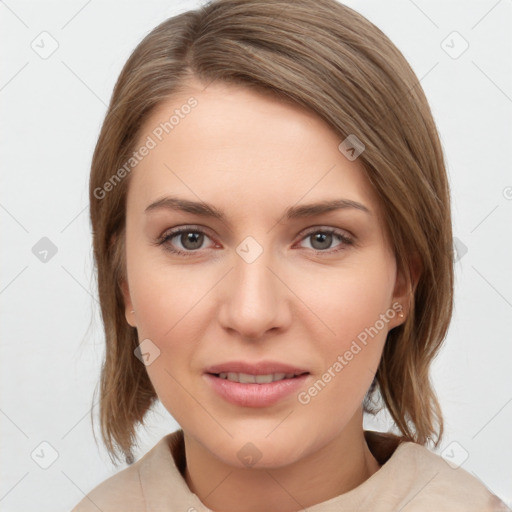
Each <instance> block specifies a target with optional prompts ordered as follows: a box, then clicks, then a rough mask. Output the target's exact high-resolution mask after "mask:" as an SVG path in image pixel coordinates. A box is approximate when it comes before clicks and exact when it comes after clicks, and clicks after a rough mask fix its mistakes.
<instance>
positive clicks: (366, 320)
mask: <svg viewBox="0 0 512 512" xmlns="http://www.w3.org/2000/svg"><path fill="white" fill-rule="evenodd" d="M190 96H194V98H196V99H197V101H198V105H197V106H196V107H195V108H194V109H193V110H192V111H191V112H190V114H189V115H188V116H185V117H184V119H182V120H180V123H179V124H178V125H177V126H175V128H174V129H173V130H172V132H170V133H169V134H168V135H167V136H165V138H164V139H163V140H162V141H161V142H159V143H158V145H157V146H156V147H155V148H154V149H152V150H151V151H150V153H149V155H148V156H146V157H145V158H144V159H143V160H142V161H141V162H140V163H139V164H138V165H137V166H136V168H135V169H134V170H133V171H132V173H131V175H130V178H129V179H130V180H131V181H130V185H129V192H128V198H127V217H126V268H127V281H126V282H124V283H123V284H122V289H123V293H124V297H125V304H126V310H125V315H126V319H127V322H128V323H129V324H130V325H132V326H134V327H136V328H137V332H138V336H139V340H140V341H142V340H145V339H150V340H151V342H152V343H154V344H155V345H156V346H157V347H158V349H159V350H160V355H159V357H157V358H156V359H155V360H154V361H153V362H152V363H151V364H150V365H148V366H147V371H148V374H149V377H150V379H151V382H152V384H153V386H154V388H155V390H156V392H157V394H158V396H159V399H160V400H161V402H162V404H163V405H164V406H165V407H166V409H167V410H168V411H169V413H170V414H171V415H172V416H173V418H175V419H176V421H177V422H178V423H179V424H180V426H181V427H182V428H183V431H184V433H185V449H186V457H187V469H186V473H185V480H186V482H187V484H188V486H189V487H190V489H191V490H192V491H193V492H194V493H196V494H197V495H198V497H199V498H200V499H201V500H202V501H203V503H204V504H205V505H206V506H207V507H209V508H211V509H212V510H215V511H222V512H235V511H236V512H239V510H240V504H241V503H243V510H244V511H245V512H253V511H258V512H262V511H266V510H273V511H275V512H290V511H295V510H299V509H301V508H303V507H308V506H311V505H313V504H317V503H320V502H323V501H325V500H328V499H330V498H333V497H335V496H338V495H340V494H342V493H345V492H348V491H349V490H351V489H353V488H354V487H356V486H358V485H360V484H361V483H362V482H364V481H365V480H366V479H368V478H369V477H370V476H371V475H372V474H374V473H375V472H376V471H377V470H378V469H379V464H378V462H377V461H376V459H375V458H374V457H373V455H372V454H371V452H370V450H369V448H368V446H367V444H366V442H365V439H364V432H363V422H362V421H363V412H362V401H363V399H364V396H365V394H366V392H367V390H368V388H369V386H370V384H371V382H372V380H373V377H374V374H375V371H376V369H377V367H378V364H379V361H380V358H381V354H382V350H383V347H384V344H385V340H386V335H387V333H388V331H389V330H390V329H392V328H393V327H396V326H397V325H399V324H400V323H402V322H404V321H405V317H406V316H407V297H408V292H407V290H408V286H407V283H406V282H405V280H404V278H403V277H402V275H401V273H398V272H397V267H396V260H395V257H394V255H393V252H392V250H391V245H390V243H389V239H388V235H387V231H386V228H385V225H384V222H383V210H382V208H381V204H380V203H379V199H378V197H377V196H376V194H375V192H374V190H373V188H372V186H371V185H370V182H369V181H368V178H367V177H366V175H365V174H364V172H363V168H362V164H361V163H360V161H359V160H358V159H356V160H355V161H349V160H348V159H347V158H346V157H345V156H344V155H343V154H342V153H341V152H340V151H339V150H338V145H339V144H340V142H341V141H342V140H343V138H341V137H340V136H338V135H337V134H336V133H335V132H334V131H333V130H332V129H331V128H330V127H329V126H328V125H327V124H325V123H324V122H323V121H322V120H321V119H320V118H318V117H317V116H316V115H315V114H313V113H311V112H309V111H306V110H304V109H302V108H301V107H299V106H297V105H295V104H292V103H291V102H288V101H286V102H285V101H283V100H279V99H276V98H274V97H271V96H269V95H262V94H261V93H259V92H255V91H254V90H249V89H246V88H241V87H239V86H234V85H228V84H221V83H213V84H211V85H209V86H208V87H207V88H205V86H204V85H203V84H201V83H199V82H190V83H189V85H188V89H187V90H186V91H184V92H181V93H180V94H179V95H176V96H173V97H172V98H169V99H168V100H167V101H166V102H165V103H163V104H161V105H160V106H159V108H158V109H157V110H156V111H155V112H154V113H153V114H152V115H151V117H150V118H149V119H148V120H147V122H146V123H145V124H144V126H143V127H142V129H141V133H140V137H139V141H140V142H141V143H142V142H143V141H144V140H146V137H147V136H148V135H151V133H152V130H154V128H155V127H156V126H158V125H159V123H160V122H163V121H165V120H167V119H169V117H170V115H171V114H172V112H173V111H174V109H176V108H180V106H181V105H183V104H184V103H186V101H187V99H188V98H190ZM166 195H173V196H179V197H180V198H186V199H190V200H192V201H204V202H207V203H211V204H213V205H215V206H216V207H217V208H219V209H222V210H223V211H224V212H225V213H226V216H227V222H222V221H220V220H218V219H214V218H204V217H201V216H199V215H196V214H191V213H183V212H178V211H171V210H165V209H160V210H157V209H155V210H153V211H151V212H149V213H145V209H146V207H147V206H148V205H149V204H150V203H152V202H154V201H156V200H158V199H160V198H162V197H163V196H166ZM340 198H344V199H350V200H353V201H357V202H359V203H362V204H363V205H365V206H366V207H367V208H368V209H369V210H370V213H366V212H364V211H361V210H358V209H355V208H345V209H342V210H337V211H334V212H330V213H326V214H322V215H319V216H315V217H308V218H302V219H295V220H292V221H289V222H287V221H286V220H285V219H284V217H283V214H284V212H285V210H286V208H288V207H290V206H294V205H297V204H305V203H312V202H316V201H322V200H327V199H340ZM185 225H186V226H189V225H191V226H192V227H191V229H190V231H191V232H192V233H195V232H196V231H194V228H196V229H197V228H199V227H200V228H201V229H203V230H204V231H205V232H206V235H205V236H204V237H203V238H202V242H201V238H200V239H199V241H198V242H197V243H196V244H195V245H194V244H193V243H190V242H189V241H188V239H187V238H186V237H185V236H180V235H178V236H175V237H174V238H173V239H170V240H168V241H167V242H166V243H165V244H164V245H157V244H156V243H155V242H156V241H157V240H158V239H159V237H161V236H163V235H165V234H168V232H169V230H170V229H171V228H175V227H179V226H185ZM312 227H314V228H318V229H317V230H316V231H315V230H313V231H312V232H308V233H306V231H309V229H308V228H312ZM326 228H334V229H337V230H339V231H340V232H341V233H343V234H344V235H346V236H350V237H351V239H352V240H353V243H352V244H347V243H344V242H343V241H341V240H340V239H338V238H337V237H336V236H333V237H332V241H331V243H330V244H329V240H327V241H325V242H323V244H322V243H321V240H320V241H316V238H317V237H318V235H317V237H315V236H312V235H313V234H314V233H318V231H320V233H322V232H324V231H322V230H325V229H326ZM247 236H251V237H253V238H254V239H255V240H256V241H257V243H258V244H259V245H260V246H261V248H262V249H263V252H262V254H261V255H260V256H259V257H258V258H257V259H256V260H255V261H253V262H252V263H247V262H246V261H245V260H244V259H243V258H242V257H240V256H239V255H238V253H237V252H236V249H237V247H238V246H239V244H240V243H241V242H242V241H243V240H244V239H245V238H246V237H247ZM199 237H200V235H199ZM166 246H167V247H169V246H170V247H174V248H176V249H181V250H184V251H186V250H188V251H189V253H191V255H189V256H181V255H177V254H173V253H171V252H169V251H168V250H166V249H165V247H166ZM194 247H198V249H194ZM315 249H317V251H319V252H320V251H323V252H321V253H320V254H317V253H315ZM396 302H398V303H401V304H402V307H403V312H404V318H400V317H399V316H398V314H396V315H394V317H393V318H392V319H390V320H389V321H388V322H387V323H386V324H385V327H384V328H383V329H381V330H380V331H379V333H378V335H376V336H374V337H373V338H370V339H369V340H370V341H369V342H368V344H367V345H366V346H364V348H362V350H361V351H360V352H359V353H358V354H357V355H355V356H354V358H353V359H352V360H351V361H349V362H348V364H347V365H346V366H345V367H344V368H343V370H342V371H341V372H339V373H337V374H336V376H335V377H334V378H332V380H331V381H330V382H329V383H328V384H327V385H326V386H325V387H324V389H322V390H321V392H319V393H318V394H317V396H315V397H313V398H312V399H311V401H310V402H309V403H307V404H302V403H300V402H299V401H298V399H297V394H296V393H292V394H291V395H288V396H287V397H285V398H284V399H282V400H281V401H279V402H278V403H277V404H275V405H272V406H269V407H264V408H251V407H242V406H238V405H233V404H231V403H229V402H226V401H225V400H224V399H223V398H222V397H220V396H219V395H217V394H216V393H215V392H214V391H213V390H212V389H211V388H210V386H209V385H208V383H207V382H206V381H205V379H204V377H203V371H204V369H205V367H207V366H209V365H212V364H217V363H221V362H225V361H232V360H248V361H261V360H263V359H271V360H275V361H282V362H285V363H288V364H293V365H296V366H299V367H301V368H306V369H307V370H308V371H309V372H310V375H309V377H308V379H307V382H306V383H305V384H304V386H303V388H302V390H307V389H308V388H309V387H310V386H311V385H312V384H313V383H314V382H315V381H317V380H318V379H319V378H321V376H322V374H324V373H325V372H326V371H327V370H328V368H329V367H332V365H333V363H334V362H335V361H336V360H337V357H338V356H339V355H343V354H344V353H345V352H346V351H347V350H348V349H349V347H350V346H351V343H352V342H353V340H355V339H356V338H357V336H358V334H360V333H361V332H362V331H364V329H365V328H368V327H370V326H373V325H375V322H376V321H377V320H378V319H379V316H380V315H381V314H383V313H385V312H386V311H389V310H390V308H392V305H393V303H396ZM132 310H134V311H135V313H133V312H132ZM248 442H251V443H252V444H253V445H255V446H256V447H257V450H258V451H259V453H260V454H261V458H260V460H259V461H258V462H257V463H256V464H255V465H253V466H251V467H248V466H246V465H244V464H243V463H242V461H241V460H240V459H239V458H238V456H237V453H238V451H239V450H240V449H241V448H242V447H243V446H244V445H246V443H248ZM163 485H165V483H164V484H163Z"/></svg>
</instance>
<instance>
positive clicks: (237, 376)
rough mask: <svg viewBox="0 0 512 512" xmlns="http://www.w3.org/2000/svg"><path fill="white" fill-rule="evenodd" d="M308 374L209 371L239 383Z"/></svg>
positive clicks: (256, 382) (221, 377) (290, 377)
mask: <svg viewBox="0 0 512 512" xmlns="http://www.w3.org/2000/svg"><path fill="white" fill-rule="evenodd" d="M306 374H309V372H300V373H283V372H280V373H266V374H259V375H255V374H250V373H241V372H240V373H238V372H220V373H209V375H213V376H214V377H218V378H220V379H225V380H229V381H230V382H238V383H240V384H270V383H272V382H278V381H281V380H286V379H295V378H297V377H300V376H301V375H306Z"/></svg>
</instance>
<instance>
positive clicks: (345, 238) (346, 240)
mask: <svg viewBox="0 0 512 512" xmlns="http://www.w3.org/2000/svg"><path fill="white" fill-rule="evenodd" d="M186 232H195V233H200V234H203V235H206V236H207V237H208V238H210V239H212V238H213V237H212V236H211V235H210V234H209V233H210V230H209V228H206V227H205V226H201V225H198V224H196V225H182V226H176V227H174V228H169V229H167V230H165V231H164V233H163V234H162V235H161V236H159V237H158V238H157V240H156V241H155V242H154V243H153V245H156V246H164V245H165V244H166V243H167V242H168V241H169V240H171V239H172V238H174V237H176V236H178V235H181V234H183V233H186ZM319 232H320V233H328V234H332V235H334V236H338V237H339V238H340V239H341V241H342V243H341V244H340V245H342V246H351V245H355V242H356V237H355V236H354V235H353V234H352V233H350V232H349V231H347V230H346V229H342V228H335V227H333V226H324V225H315V226H309V227H308V228H306V229H304V230H302V231H300V232H299V233H298V234H297V235H296V237H298V236H300V238H299V242H301V241H302V240H305V239H306V238H307V237H308V236H309V235H311V234H314V233H319ZM215 243H216V242H215ZM164 248H165V249H166V250H168V251H169V252H171V253H174V254H179V255H183V256H194V255H197V254H200V253H201V252H202V251H203V250H204V249H198V250H195V251H192V250H189V251H184V250H182V249H171V248H169V247H164ZM310 250H311V251H313V252H314V253H315V254H318V255H325V256H327V255H332V254H335V253H337V252H339V251H342V250H343V248H342V249H334V250H333V249H330V250H325V251H322V250H319V249H310Z"/></svg>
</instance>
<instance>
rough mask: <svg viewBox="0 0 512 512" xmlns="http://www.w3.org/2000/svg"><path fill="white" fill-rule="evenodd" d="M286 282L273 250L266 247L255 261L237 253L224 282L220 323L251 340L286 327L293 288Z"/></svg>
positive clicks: (288, 321)
mask: <svg viewBox="0 0 512 512" xmlns="http://www.w3.org/2000/svg"><path fill="white" fill-rule="evenodd" d="M242 254H243V253H242ZM281 273H282V272H281ZM285 283H286V279H285V276H283V275H280V271H279V269H278V268H277V265H276V264H275V260H274V261H273V260H272V257H271V254H270V251H263V252H262V253H261V254H260V255H259V256H258V257H257V258H256V259H255V260H254V261H251V259H250V258H249V259H247V258H245V256H240V255H239V254H236V255H235V256H234V268H232V270H231V272H229V274H228V275H227V276H226V277H225V278H224V280H223V283H222V284H221V287H222V293H221V295H222V297H223V299H221V300H222V304H221V307H220V310H219V317H218V318H219V322H220V324H221V325H222V327H223V328H224V329H226V330H228V331H232V332H236V333H237V334H238V336H240V337H241V338H246V339H251V340H256V339H261V338H263V337H265V335H266V334H267V333H268V332H270V331H281V330H283V329H286V327H287V326H288V325H289V323H290V319H291V312H290V295H291V292H290V290H289V288H288V287H287V286H286V284H285Z"/></svg>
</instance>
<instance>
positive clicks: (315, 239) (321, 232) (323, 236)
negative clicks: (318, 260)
mask: <svg viewBox="0 0 512 512" xmlns="http://www.w3.org/2000/svg"><path fill="white" fill-rule="evenodd" d="M308 239H309V240H311V247H310V248H311V249H313V250H314V251H315V252H316V253H317V254H319V253H328V254H329V253H333V252H338V251H342V250H343V249H345V248H346V246H347V245H353V244H354V239H353V238H351V237H350V236H348V235H347V234H346V233H345V232H343V231H340V230H337V229H333V228H326V229H321V228H315V229H314V230H311V231H309V232H308V233H306V234H305V236H304V237H303V238H302V240H308ZM336 239H338V240H339V241H340V242H341V243H340V244H338V248H337V249H334V250H330V251H328V250H326V249H329V248H330V246H331V244H332V243H333V241H335V240H336Z"/></svg>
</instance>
